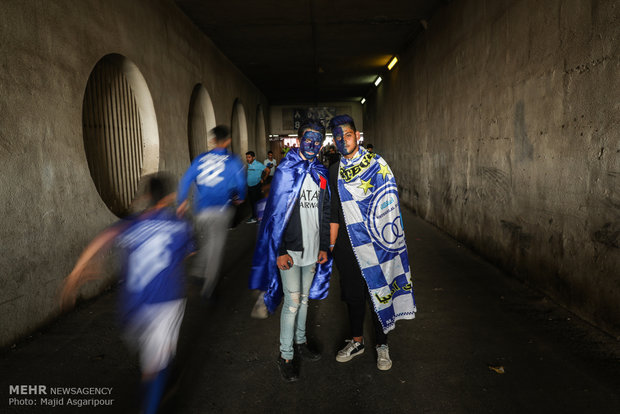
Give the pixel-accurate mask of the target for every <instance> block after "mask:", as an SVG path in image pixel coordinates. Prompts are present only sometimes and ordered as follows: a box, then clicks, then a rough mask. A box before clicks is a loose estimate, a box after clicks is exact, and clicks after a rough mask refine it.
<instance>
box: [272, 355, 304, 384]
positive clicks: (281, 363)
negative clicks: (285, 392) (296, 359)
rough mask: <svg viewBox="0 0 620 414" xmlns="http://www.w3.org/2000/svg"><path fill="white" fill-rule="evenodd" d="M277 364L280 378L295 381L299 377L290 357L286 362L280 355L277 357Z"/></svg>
mask: <svg viewBox="0 0 620 414" xmlns="http://www.w3.org/2000/svg"><path fill="white" fill-rule="evenodd" d="M277 364H278V367H279V368H280V374H282V379H284V381H286V382H295V381H297V380H298V379H299V374H298V373H297V368H296V367H295V364H293V360H292V359H291V360H289V361H288V362H286V360H285V359H283V358H282V357H278V361H277Z"/></svg>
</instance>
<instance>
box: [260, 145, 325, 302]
mask: <svg viewBox="0 0 620 414" xmlns="http://www.w3.org/2000/svg"><path fill="white" fill-rule="evenodd" d="M308 173H309V174H310V176H311V177H312V179H313V180H314V182H315V183H316V184H317V185H318V186H319V187H321V181H322V182H323V185H324V187H323V188H326V191H329V186H326V187H325V185H326V183H327V169H326V168H325V167H324V166H323V165H322V164H321V163H319V162H318V161H317V159H316V158H315V159H314V160H313V161H312V162H310V161H307V160H304V159H303V158H301V156H300V155H299V150H298V149H296V148H293V149H291V150H290V151H289V152H288V153H287V154H286V157H284V159H283V160H282V162H281V163H280V165H278V168H276V172H275V173H274V176H273V180H272V182H271V189H270V191H269V197H268V198H267V204H266V206H265V212H264V215H263V220H262V221H261V224H260V228H259V230H258V240H257V242H256V248H255V249H254V258H253V259H252V273H251V274H250V289H259V290H262V291H266V293H265V305H267V310H269V312H270V313H273V312H274V311H275V310H276V308H277V307H278V305H279V304H280V301H281V300H282V296H283V292H282V281H281V279H280V271H279V269H278V266H277V264H276V261H277V258H278V254H279V253H278V251H279V247H280V242H281V240H282V234H283V233H284V229H285V228H286V224H287V223H288V220H289V218H290V216H291V213H292V211H293V207H294V205H295V203H296V202H297V200H298V198H299V192H300V191H301V186H302V184H303V182H304V179H305V178H306V174H308ZM321 178H322V180H321ZM324 202H325V203H328V202H329V200H328V199H326V200H324ZM331 269H332V257H331V254H330V253H329V252H328V261H327V262H326V263H324V264H317V268H316V273H315V275H314V279H313V281H312V286H311V287H310V293H309V295H308V296H309V297H310V299H325V298H326V297H327V293H328V289H329V277H330V275H331Z"/></svg>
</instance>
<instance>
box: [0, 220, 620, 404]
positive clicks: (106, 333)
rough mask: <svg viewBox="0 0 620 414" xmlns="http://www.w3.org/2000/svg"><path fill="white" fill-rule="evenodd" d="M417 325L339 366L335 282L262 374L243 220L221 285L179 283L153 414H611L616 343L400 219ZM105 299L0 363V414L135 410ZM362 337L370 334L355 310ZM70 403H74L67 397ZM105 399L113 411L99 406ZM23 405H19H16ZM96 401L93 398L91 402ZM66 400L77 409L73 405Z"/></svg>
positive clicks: (248, 234) (419, 224) (247, 228)
mask: <svg viewBox="0 0 620 414" xmlns="http://www.w3.org/2000/svg"><path fill="white" fill-rule="evenodd" d="M404 222H405V229H406V237H407V241H408V248H409V255H410V262H411V265H412V270H413V279H414V289H415V296H416V302H417V307H418V313H417V317H416V319H414V320H411V321H399V322H398V323H397V325H396V330H395V331H392V332H391V333H390V335H389V344H390V355H391V358H392V361H393V367H392V369H391V370H389V371H379V370H378V369H377V367H376V360H375V358H376V354H375V352H374V342H373V338H372V337H371V336H367V337H366V343H367V348H366V352H365V353H364V354H363V355H362V356H360V357H357V358H355V359H353V360H352V361H350V362H347V363H338V362H336V360H335V355H336V352H337V351H338V349H340V348H341V347H342V346H343V345H344V340H345V339H346V338H347V332H348V329H347V318H346V308H345V305H344V304H343V302H341V300H340V292H339V287H338V282H337V278H338V274H337V272H335V273H334V274H333V276H332V283H331V287H330V293H329V297H328V298H327V299H325V300H323V301H311V302H310V308H309V314H308V324H307V327H308V334H309V340H310V341H312V342H313V343H316V344H317V345H318V347H319V348H320V349H321V350H322V358H321V360H319V361H316V362H303V363H302V365H301V374H300V376H301V378H300V380H299V381H298V382H295V383H285V382H284V381H283V380H282V379H281V377H280V374H279V371H278V368H277V366H276V362H275V361H276V358H277V356H278V345H279V343H278V341H279V339H278V338H279V311H278V312H277V313H276V314H275V315H271V316H270V317H269V318H268V319H265V320H256V319H252V318H250V316H249V315H250V311H251V309H252V306H253V304H254V302H255V298H256V296H255V293H254V292H251V291H249V290H248V289H247V279H248V274H249V268H250V261H251V255H252V250H253V245H254V240H255V235H256V231H257V226H256V225H255V224H252V225H249V224H243V223H242V224H240V225H239V226H237V227H236V228H235V229H233V230H231V231H229V239H228V242H227V250H226V256H225V261H224V265H223V276H222V279H221V281H220V284H219V286H218V288H217V290H216V298H215V300H213V301H212V302H210V303H205V302H203V301H202V300H201V299H200V298H199V296H198V287H197V286H195V285H192V284H190V285H189V286H188V304H187V308H186V312H185V319H184V322H183V327H182V330H181V337H180V342H179V350H178V358H177V361H176V364H175V367H174V370H173V381H172V384H171V387H170V389H169V390H168V393H167V395H166V397H165V401H164V404H163V406H162V411H163V412H166V413H265V412H297V413H311V412H312V413H354V412H355V413H370V412H396V413H525V412H529V413H539V412H540V413H619V412H620V393H619V390H620V342H619V341H618V340H616V339H614V338H612V337H610V336H608V335H606V334H605V333H603V332H601V331H599V330H597V329H596V328H594V327H592V326H591V325H589V324H587V323H585V322H584V321H582V320H580V319H579V318H577V317H576V316H574V315H573V314H571V313H569V312H568V311H566V310H565V309H563V308H561V307H559V306H557V305H555V304H554V303H553V302H552V301H551V300H549V299H548V298H546V297H545V296H544V295H542V294H540V293H539V292H537V291H535V290H533V289H531V288H528V287H527V286H525V285H524V284H523V283H521V282H520V281H518V280H516V279H514V278H512V277H509V276H507V275H506V274H504V273H502V272H501V271H499V270H498V269H497V268H495V267H494V266H492V265H490V264H489V263H487V262H486V261H484V260H482V259H481V258H480V257H478V256H476V255H475V254H474V253H472V252H471V251H470V250H469V249H467V248H465V247H464V246H462V245H461V244H459V243H458V242H456V241H455V240H454V239H452V238H450V237H448V236H446V235H445V234H443V233H442V232H441V231H439V230H437V229H436V228H434V227H433V226H431V225H429V224H428V223H426V222H424V221H422V220H420V219H419V218H418V217H416V216H415V215H414V214H413V213H411V212H408V211H404ZM115 301H116V290H115V289H114V288H113V289H111V290H110V291H108V292H106V293H104V294H103V295H101V296H100V297H98V298H97V299H94V300H91V301H88V302H84V303H82V304H80V305H78V307H77V308H76V310H75V311H73V312H71V313H69V314H66V315H64V316H62V317H61V318H59V319H58V320H56V321H55V322H53V323H52V324H51V325H49V326H48V327H46V328H45V329H42V330H41V331H39V332H37V333H35V334H33V335H31V336H29V337H28V338H26V339H24V340H23V341H21V342H19V343H17V344H15V345H13V346H12V347H10V348H8V349H5V350H3V351H2V352H1V353H0V372H1V373H2V375H1V378H0V382H1V385H0V386H1V388H0V389H1V390H2V391H1V392H0V396H1V398H2V400H0V412H7V413H70V412H71V413H72V412H76V413H86V412H114V413H119V412H120V413H123V412H136V411H137V410H138V403H137V394H138V383H139V377H140V375H139V369H138V364H137V359H136V357H135V356H134V355H132V354H130V353H129V351H128V350H127V349H126V348H125V347H124V345H123V343H122V342H121V339H120V336H119V331H118V329H117V326H116V319H115ZM366 332H368V333H369V335H372V334H371V332H372V329H371V324H370V319H369V315H368V314H367V320H366ZM14 385H29V386H30V385H37V386H38V385H45V386H46V387H47V388H48V389H49V388H51V387H75V388H85V387H95V388H97V389H101V388H111V390H110V393H111V394H110V395H105V396H97V397H93V396H78V397H80V398H82V399H85V400H91V401H92V400H93V399H95V398H97V399H99V398H100V399H105V400H107V403H109V404H110V405H105V406H100V407H96V408H93V407H92V406H82V407H79V406H77V405H72V406H69V405H67V397H65V398H64V399H63V405H58V406H56V407H53V406H51V405H50V404H52V403H53V402H49V401H48V402H47V405H45V403H42V401H41V398H42V397H48V398H51V397H55V398H58V397H60V396H51V395H45V396H42V395H26V396H24V395H20V396H19V397H20V398H24V397H28V399H31V400H32V401H31V402H34V404H36V405H15V401H13V404H11V405H9V398H11V397H15V396H14V395H9V389H10V386H14ZM71 398H74V397H71ZM110 400H113V401H110ZM21 403H24V401H23V400H22V401H21ZM28 403H30V402H28ZM105 403H106V402H104V404H105ZM78 404H79V403H78Z"/></svg>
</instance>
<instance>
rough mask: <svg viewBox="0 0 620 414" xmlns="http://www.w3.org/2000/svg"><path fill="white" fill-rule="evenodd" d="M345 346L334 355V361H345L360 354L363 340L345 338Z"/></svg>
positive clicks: (362, 349)
mask: <svg viewBox="0 0 620 414" xmlns="http://www.w3.org/2000/svg"><path fill="white" fill-rule="evenodd" d="M345 342H347V344H346V346H345V347H344V348H342V349H341V350H340V351H338V355H336V361H338V362H347V361H350V360H352V359H353V357H355V356H358V355H362V354H363V353H364V342H363V341H362V342H356V341H354V340H353V339H347V340H346V341H345Z"/></svg>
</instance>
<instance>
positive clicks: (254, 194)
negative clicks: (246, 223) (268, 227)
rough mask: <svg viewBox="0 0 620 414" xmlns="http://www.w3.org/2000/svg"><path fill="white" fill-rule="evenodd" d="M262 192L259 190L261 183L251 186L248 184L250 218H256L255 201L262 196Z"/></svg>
mask: <svg viewBox="0 0 620 414" xmlns="http://www.w3.org/2000/svg"><path fill="white" fill-rule="evenodd" d="M262 196H263V192H262V191H261V184H260V183H258V184H256V185H253V186H251V187H250V186H248V201H249V202H250V205H251V206H252V218H257V215H256V203H257V202H258V201H259V200H260V199H261V198H262Z"/></svg>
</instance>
